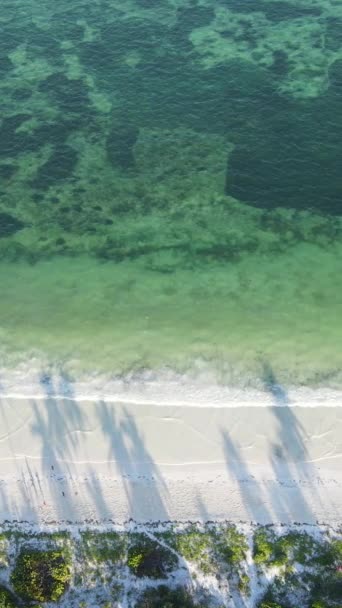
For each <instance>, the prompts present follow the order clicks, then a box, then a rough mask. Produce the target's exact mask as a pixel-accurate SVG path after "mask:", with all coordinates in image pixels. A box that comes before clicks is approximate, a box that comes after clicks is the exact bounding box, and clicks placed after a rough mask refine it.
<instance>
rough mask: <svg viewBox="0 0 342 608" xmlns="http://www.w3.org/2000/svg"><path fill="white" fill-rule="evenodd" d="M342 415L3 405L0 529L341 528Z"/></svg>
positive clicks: (62, 402)
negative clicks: (180, 524)
mask: <svg viewBox="0 0 342 608" xmlns="http://www.w3.org/2000/svg"><path fill="white" fill-rule="evenodd" d="M341 429H342V408H341V407H338V406H329V407H322V406H317V407H315V408H307V407H306V408H304V407H298V406H294V407H288V406H287V405H284V406H267V407H261V406H260V407H255V406H254V407H248V406H247V407H246V406H245V407H236V405H235V407H233V408H230V407H227V408H222V407H220V408H215V407H210V408H206V407H203V406H202V407H201V408H189V407H182V406H167V405H163V407H159V406H156V405H151V404H146V405H142V404H125V405H124V404H114V403H106V402H104V401H80V402H78V401H75V400H70V399H57V400H56V399H53V398H46V399H33V398H32V399H13V398H2V399H1V400H0V519H1V520H4V519H9V520H18V519H19V520H28V521H32V522H42V521H45V522H47V521H54V520H69V521H72V522H75V521H84V520H86V519H89V520H90V519H91V520H97V521H100V520H101V521H102V520H107V519H111V520H114V521H116V522H122V521H126V520H128V519H129V518H133V519H136V520H138V521H146V520H159V519H161V520H168V519H178V520H188V519H191V520H197V519H200V520H203V519H205V520H207V519H217V520H220V519H230V520H233V521H241V520H243V521H257V522H263V523H267V522H271V521H273V522H284V523H290V522H293V521H296V522H302V523H315V522H316V521H317V520H318V521H320V522H326V523H331V524H336V523H338V522H340V521H341V516H342V500H341V498H342V466H341V465H342V433H341Z"/></svg>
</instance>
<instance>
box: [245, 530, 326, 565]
mask: <svg viewBox="0 0 342 608" xmlns="http://www.w3.org/2000/svg"><path fill="white" fill-rule="evenodd" d="M316 547H317V543H316V542H315V540H314V539H313V538H312V537H311V536H310V535H309V534H306V533H305V532H289V533H288V534H285V535H282V536H277V535H276V534H275V532H274V531H273V530H272V529H270V528H259V529H258V530H257V531H256V532H255V534H254V549H253V557H254V562H255V563H256V564H258V565H267V566H286V565H287V564H288V563H289V562H298V563H299V564H305V563H308V562H309V561H310V559H311V558H312V555H313V553H314V551H315V550H316Z"/></svg>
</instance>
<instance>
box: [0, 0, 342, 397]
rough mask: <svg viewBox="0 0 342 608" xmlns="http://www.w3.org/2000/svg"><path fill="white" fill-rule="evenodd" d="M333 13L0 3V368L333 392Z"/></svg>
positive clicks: (336, 172) (191, 5)
mask: <svg viewBox="0 0 342 608" xmlns="http://www.w3.org/2000/svg"><path fill="white" fill-rule="evenodd" d="M341 32H342V5H340V4H339V3H335V2H333V0H331V1H330V0H325V1H323V0H321V1H320V0H291V1H290V0H289V1H287V2H285V1H284V0H267V1H266V0H216V1H213V0H198V1H196V0H158V1H157V0H127V1H120V2H119V1H115V0H98V1H96V0H93V1H92V2H90V1H89V0H71V1H69V2H66V1H65V0H60V1H59V2H58V3H51V2H50V1H48V0H12V1H11V2H7V1H3V2H2V5H1V7H0V58H1V59H0V77H1V84H0V92H1V114H0V118H1V122H0V181H1V185H0V285H1V298H0V365H1V366H2V367H6V366H14V365H17V364H18V363H20V362H23V361H28V360H31V359H32V358H33V359H34V360H36V361H39V362H40V363H41V364H42V365H45V364H47V363H48V362H50V363H51V362H52V363H56V364H57V365H59V366H63V368H68V369H70V370H73V371H74V372H75V374H77V373H79V372H80V370H82V371H86V372H87V373H88V372H89V371H92V372H93V371H95V372H96V371H99V372H101V371H105V372H112V373H121V372H128V371H130V370H132V369H134V370H136V369H146V368H152V369H159V368H161V367H163V366H165V365H167V366H170V367H172V368H174V369H176V370H180V371H183V370H190V369H192V368H196V369H199V368H201V369H203V367H204V368H205V366H207V367H208V369H209V368H210V370H211V371H212V370H214V372H215V374H216V378H217V379H218V380H220V381H222V382H233V383H235V384H241V383H242V384H246V383H247V384H248V383H251V384H253V383H255V382H257V381H258V378H259V377H260V375H262V369H263V367H264V365H265V363H267V364H268V365H271V366H272V369H273V372H274V374H275V375H276V377H277V379H279V381H282V382H284V383H288V384H290V383H295V384H298V383H306V384H314V385H317V384H322V385H333V386H337V385H341V382H342V377H341V373H340V369H341V363H342V347H341V343H342V341H341V338H342V324H341V322H340V318H341V312H342V280H341V260H342V240H341V234H342V220H341V216H342V179H341V177H340V175H341V173H342V146H341V141H342V34H341Z"/></svg>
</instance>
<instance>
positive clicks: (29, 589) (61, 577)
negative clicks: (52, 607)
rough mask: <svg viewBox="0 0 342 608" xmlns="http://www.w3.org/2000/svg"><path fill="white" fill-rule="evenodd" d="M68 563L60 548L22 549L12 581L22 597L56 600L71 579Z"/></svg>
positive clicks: (45, 600) (46, 600) (42, 600)
mask: <svg viewBox="0 0 342 608" xmlns="http://www.w3.org/2000/svg"><path fill="white" fill-rule="evenodd" d="M70 576H71V574H70V563H69V561H68V560H67V559H66V556H65V553H64V552H62V551H58V550H56V551H31V550H25V549H23V550H22V551H21V553H20V554H19V556H18V558H17V561H16V564H15V568H14V570H13V573H12V577H11V582H12V585H13V587H14V589H15V591H16V592H17V593H18V595H20V596H21V597H22V598H23V599H27V600H36V601H40V602H48V601H57V600H58V599H59V598H60V597H61V596H62V595H63V593H64V592H65V590H66V588H67V586H68V583H69V581H70Z"/></svg>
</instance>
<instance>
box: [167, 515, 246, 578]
mask: <svg viewBox="0 0 342 608" xmlns="http://www.w3.org/2000/svg"><path fill="white" fill-rule="evenodd" d="M161 536H162V537H163V539H164V540H165V541H166V542H167V543H169V544H170V546H172V547H173V548H174V549H175V550H176V551H177V552H178V553H180V554H181V555H182V556H183V557H184V558H185V559H186V560H188V561H190V562H194V563H195V564H196V565H197V566H198V567H199V568H200V569H201V570H202V572H203V573H204V574H209V573H213V572H215V571H217V570H218V569H219V568H220V567H222V565H225V566H228V568H229V569H232V570H238V569H239V565H240V564H241V562H242V561H243V560H244V559H245V557H246V551H247V548H248V544H247V540H246V537H245V536H244V534H242V533H241V532H239V531H238V530H237V528H236V527H235V526H222V527H220V529H218V530H217V529H215V528H211V527H210V526H205V527H204V529H199V528H198V527H197V526H196V525H191V526H189V527H188V528H187V529H186V530H185V531H184V532H179V533H174V532H173V533H170V532H167V533H164V534H163V535H161ZM242 584H243V583H242Z"/></svg>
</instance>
